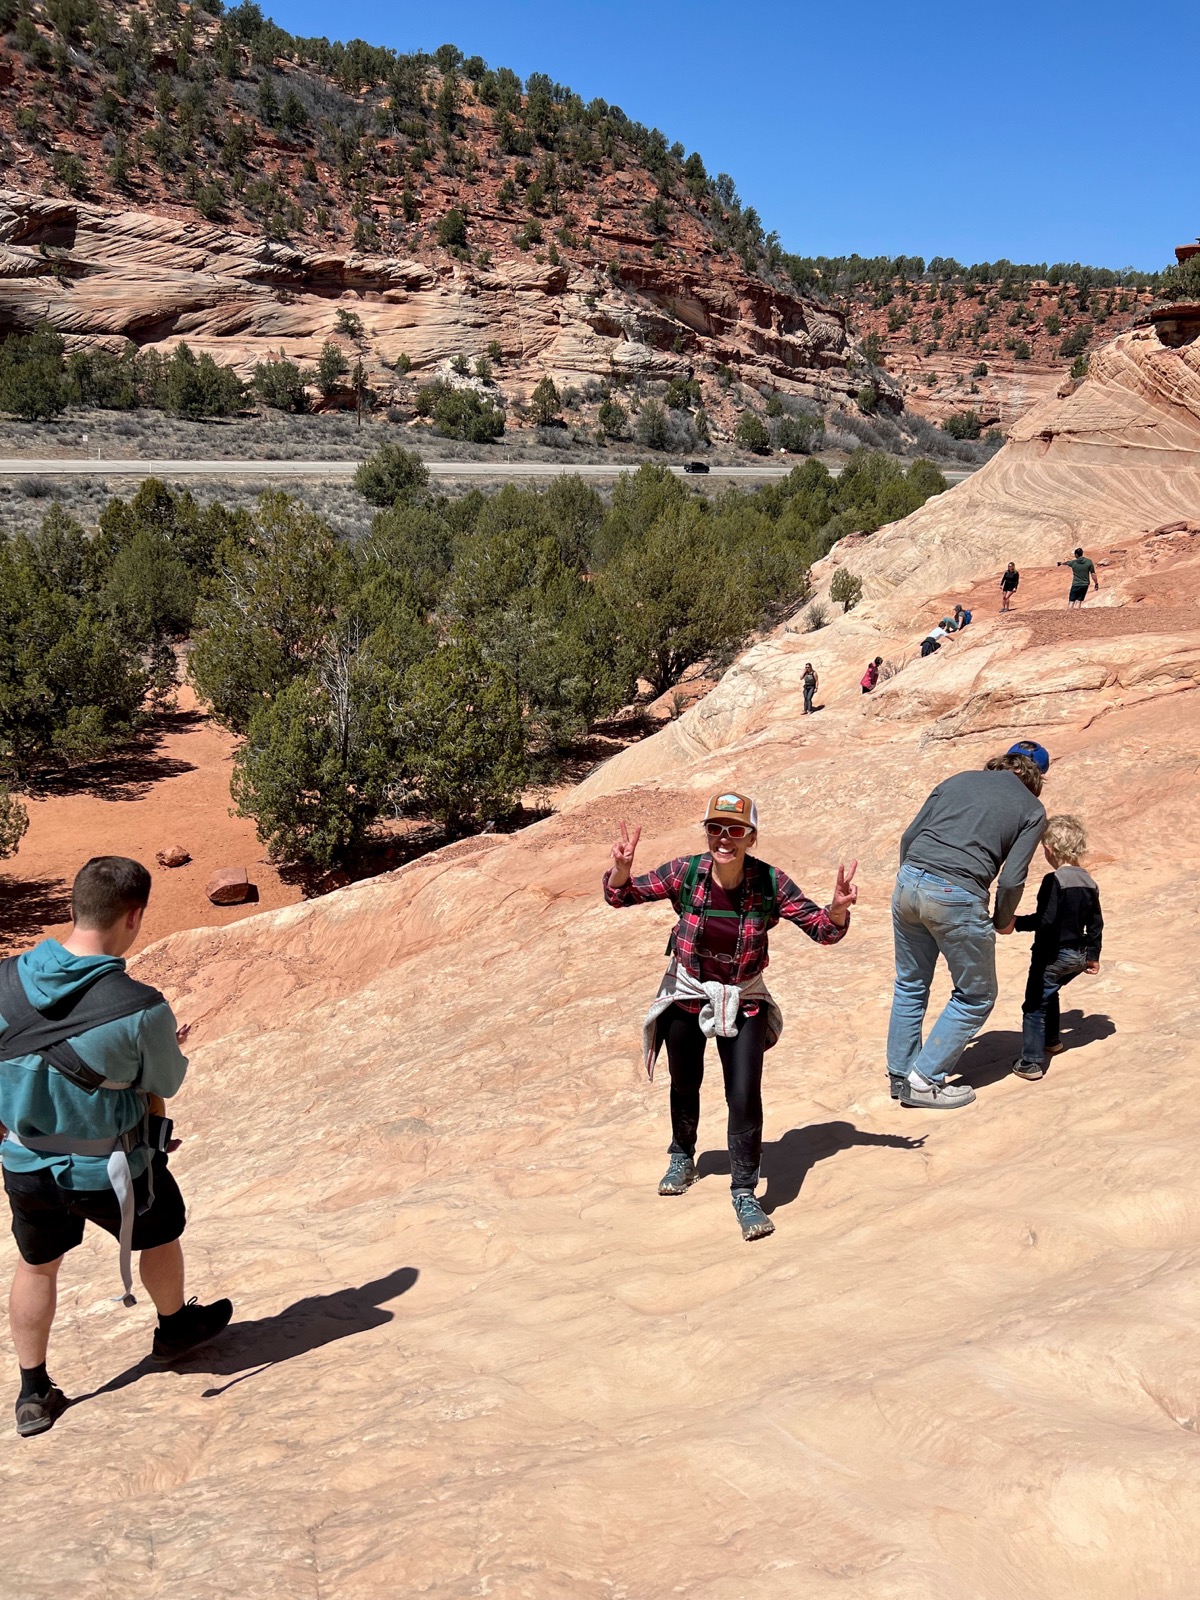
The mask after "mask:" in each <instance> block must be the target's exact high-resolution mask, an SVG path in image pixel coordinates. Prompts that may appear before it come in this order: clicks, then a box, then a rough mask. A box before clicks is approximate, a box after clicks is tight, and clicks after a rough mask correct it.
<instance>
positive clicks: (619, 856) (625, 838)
mask: <svg viewBox="0 0 1200 1600" xmlns="http://www.w3.org/2000/svg"><path fill="white" fill-rule="evenodd" d="M641 837H642V830H641V828H640V827H639V828H635V829H634V830H633V832H632V833H630V831H629V829H628V828H627V827H626V826H625V824H624V823H622V824H621V837H620V838H619V839H618V840H617V841H616V843H615V844H614V845H613V847H612V849H611V851H610V852H609V854H610V855H611V856H612V859H613V865H612V872H611V873H610V875H609V880H608V881H609V882H610V883H611V884H613V885H614V886H615V887H616V888H618V889H619V888H620V887H621V885H622V884H623V883H628V882H629V876H630V873H632V871H633V856H634V851H635V850H636V849H637V847H638V840H639V839H640V838H641Z"/></svg>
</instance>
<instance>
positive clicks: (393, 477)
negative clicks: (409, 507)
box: [354, 444, 429, 506]
mask: <svg viewBox="0 0 1200 1600" xmlns="http://www.w3.org/2000/svg"><path fill="white" fill-rule="evenodd" d="M354 487H355V488H356V489H357V490H358V492H359V494H361V495H362V497H363V499H364V500H369V501H370V503H371V504H372V505H373V506H391V505H395V503H396V502H397V501H398V500H413V499H416V498H419V497H420V496H421V495H422V494H424V492H425V490H426V489H427V488H428V487H429V469H428V468H427V467H426V465H425V463H424V462H423V461H422V460H421V458H420V456H418V455H416V454H415V453H414V452H413V451H411V450H404V449H402V448H401V447H400V445H398V444H384V445H380V447H379V449H378V450H376V452H375V454H374V455H373V456H369V457H368V458H367V460H366V461H364V462H362V463H361V464H360V466H359V468H358V470H357V472H356V473H355V474H354Z"/></svg>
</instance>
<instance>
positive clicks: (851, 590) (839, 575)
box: [829, 567, 863, 612]
mask: <svg viewBox="0 0 1200 1600" xmlns="http://www.w3.org/2000/svg"><path fill="white" fill-rule="evenodd" d="M862 592H863V586H862V579H861V578H856V577H854V575H853V574H852V573H850V572H848V571H847V569H846V568H845V567H839V568H838V569H837V571H836V572H835V573H834V575H833V581H832V583H831V584H830V585H829V598H830V600H832V602H833V603H834V605H835V606H841V608H842V611H843V612H846V611H851V610H853V608H854V607H855V606H856V605H857V604H858V602H859V601H860V600H861V599H862Z"/></svg>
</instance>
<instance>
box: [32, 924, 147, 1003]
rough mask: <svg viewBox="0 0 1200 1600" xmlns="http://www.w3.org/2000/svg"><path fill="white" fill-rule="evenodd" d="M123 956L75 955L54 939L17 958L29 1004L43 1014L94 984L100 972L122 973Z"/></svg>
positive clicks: (44, 941) (44, 940)
mask: <svg viewBox="0 0 1200 1600" xmlns="http://www.w3.org/2000/svg"><path fill="white" fill-rule="evenodd" d="M124 970H125V961H124V958H123V957H122V956H77V955H72V953H71V951H70V950H66V949H64V948H63V946H62V945H61V944H59V942H58V940H57V939H43V940H42V942H41V944H39V945H35V946H34V947H33V949H32V950H26V951H25V952H24V954H23V955H21V956H19V957H18V959H17V971H18V972H19V973H20V975H21V982H22V983H23V984H24V985H25V993H26V994H27V995H28V996H29V999H30V1003H31V1004H32V1005H34V1006H36V1007H37V1009H38V1010H39V1011H46V1010H48V1009H49V1008H50V1007H51V1006H53V1005H56V1004H58V1003H59V1002H61V1001H64V1000H68V999H70V997H71V996H72V995H73V994H75V993H77V992H78V991H79V990H80V989H86V988H87V987H88V986H89V985H90V984H92V983H94V982H95V981H96V979H97V978H98V977H99V976H100V974H101V973H102V972H124Z"/></svg>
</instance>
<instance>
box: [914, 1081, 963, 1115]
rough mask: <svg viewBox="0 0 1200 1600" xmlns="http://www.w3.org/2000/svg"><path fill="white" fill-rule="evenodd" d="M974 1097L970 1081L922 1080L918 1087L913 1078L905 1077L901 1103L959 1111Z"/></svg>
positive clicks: (924, 1108) (932, 1109) (924, 1107)
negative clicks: (941, 1081)
mask: <svg viewBox="0 0 1200 1600" xmlns="http://www.w3.org/2000/svg"><path fill="white" fill-rule="evenodd" d="M974 1098H975V1091H974V1089H972V1087H971V1085H970V1084H969V1083H933V1082H930V1081H928V1080H922V1082H921V1084H920V1086H919V1087H918V1086H916V1085H914V1083H913V1081H912V1079H911V1078H905V1080H904V1091H903V1093H902V1094H901V1096H900V1104H901V1105H902V1106H912V1107H913V1108H914V1109H917V1108H920V1109H922V1110H925V1111H957V1109H958V1108H959V1106H969V1105H970V1104H971V1101H972V1100H974Z"/></svg>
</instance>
